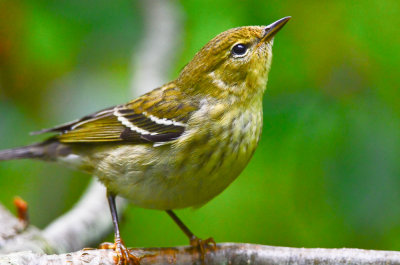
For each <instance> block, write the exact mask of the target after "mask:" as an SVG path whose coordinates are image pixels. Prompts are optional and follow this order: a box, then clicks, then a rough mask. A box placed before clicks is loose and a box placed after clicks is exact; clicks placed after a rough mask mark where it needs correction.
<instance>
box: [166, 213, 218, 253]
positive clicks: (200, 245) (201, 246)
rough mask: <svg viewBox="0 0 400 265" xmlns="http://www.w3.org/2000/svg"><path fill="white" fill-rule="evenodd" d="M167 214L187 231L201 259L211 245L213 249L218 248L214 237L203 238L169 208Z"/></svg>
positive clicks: (184, 231)
mask: <svg viewBox="0 0 400 265" xmlns="http://www.w3.org/2000/svg"><path fill="white" fill-rule="evenodd" d="M166 212H167V214H168V215H169V216H170V217H171V218H172V220H174V222H175V223H176V224H177V225H178V226H179V228H180V229H181V230H182V231H183V233H185V235H186V236H187V237H188V238H189V240H190V245H191V246H192V247H195V248H197V249H198V250H199V251H200V255H201V259H202V260H204V255H205V253H206V249H207V248H208V247H211V249H212V250H215V249H216V248H217V245H216V243H215V241H214V239H213V238H212V237H210V238H207V239H201V238H198V237H197V236H195V235H194V234H193V233H192V231H190V229H189V228H188V227H187V226H186V225H185V224H184V223H183V222H182V221H181V220H180V219H179V218H178V216H176V214H175V213H174V212H173V211H171V210H167V211H166Z"/></svg>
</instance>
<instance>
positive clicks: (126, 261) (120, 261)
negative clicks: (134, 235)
mask: <svg viewBox="0 0 400 265" xmlns="http://www.w3.org/2000/svg"><path fill="white" fill-rule="evenodd" d="M100 248H101V249H113V250H114V251H115V254H116V257H115V258H114V260H115V264H116V265H139V264H140V259H139V258H138V257H136V256H134V255H132V254H131V253H130V252H129V249H128V248H127V247H126V246H125V244H124V242H123V241H122V240H121V239H119V238H116V239H115V243H114V244H113V243H109V242H105V243H102V244H101V245H100Z"/></svg>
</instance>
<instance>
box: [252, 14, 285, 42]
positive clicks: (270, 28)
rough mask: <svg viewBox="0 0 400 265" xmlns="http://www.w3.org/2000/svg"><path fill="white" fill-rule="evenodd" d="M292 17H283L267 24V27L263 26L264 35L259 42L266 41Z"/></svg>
mask: <svg viewBox="0 0 400 265" xmlns="http://www.w3.org/2000/svg"><path fill="white" fill-rule="evenodd" d="M291 18H292V17H284V18H281V19H279V20H278V21H275V22H274V23H272V24H270V25H268V26H267V27H265V30H264V32H265V33H264V36H263V38H262V39H261V41H260V43H261V42H266V41H268V40H270V39H272V38H273V37H274V36H275V34H276V33H278V31H279V30H281V28H283V26H285V24H286V23H287V22H288V21H289V20H290V19H291Z"/></svg>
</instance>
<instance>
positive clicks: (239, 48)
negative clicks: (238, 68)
mask: <svg viewBox="0 0 400 265" xmlns="http://www.w3.org/2000/svg"><path fill="white" fill-rule="evenodd" d="M246 52H247V46H246V45H245V44H242V43H239V44H236V45H235V46H233V48H232V54H233V55H236V56H243V55H245V54H246Z"/></svg>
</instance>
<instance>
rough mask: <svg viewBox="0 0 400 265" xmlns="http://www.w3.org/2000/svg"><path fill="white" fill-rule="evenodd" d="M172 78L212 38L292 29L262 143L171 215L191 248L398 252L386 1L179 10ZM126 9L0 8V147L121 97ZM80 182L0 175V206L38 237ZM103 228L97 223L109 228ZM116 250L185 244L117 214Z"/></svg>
mask: <svg viewBox="0 0 400 265" xmlns="http://www.w3.org/2000/svg"><path fill="white" fill-rule="evenodd" d="M179 4H180V5H182V7H183V11H184V13H185V20H184V23H185V25H184V27H185V36H184V45H182V46H183V47H184V49H183V51H182V53H181V55H180V58H179V60H178V61H177V63H176V65H175V66H171V67H172V68H171V69H173V70H172V71H171V72H172V73H173V75H171V78H174V77H176V75H177V73H178V72H179V70H180V69H181V68H182V67H183V65H185V64H186V63H187V62H188V61H189V60H190V59H191V57H192V56H193V55H194V53H195V52H196V51H197V50H198V49H199V48H201V47H202V46H203V45H204V44H205V43H206V42H207V41H208V40H209V39H211V38H212V37H214V36H215V35H216V34H218V33H220V32H222V31H224V30H226V29H228V28H231V27H237V26H241V25H252V24H256V25H259V24H264V25H265V24H269V23H271V22H273V21H275V20H277V19H279V18H281V17H284V16H288V15H291V16H292V17H293V19H292V20H291V21H290V22H289V23H288V24H287V26H286V27H285V28H284V29H283V30H282V31H281V32H280V33H279V34H278V35H277V37H276V40H275V47H274V62H273V66H272V71H271V73H270V78H269V84H268V90H267V93H266V95H265V100H264V130H263V137H262V140H261V142H260V145H259V148H258V150H257V152H256V154H255V155H254V158H253V159H252V161H251V162H250V164H249V165H248V167H247V168H246V170H245V171H244V172H243V173H242V175H241V176H240V177H239V178H238V180H237V181H235V182H234V183H233V184H232V185H231V186H230V187H229V188H228V189H227V190H226V191H225V192H223V193H222V194H221V195H220V196H218V197H217V198H215V199H214V200H212V201H211V202H210V203H208V204H207V205H205V206H204V207H203V208H201V209H198V210H196V211H194V210H191V209H187V210H182V211H178V212H177V213H178V215H179V216H180V217H182V219H183V220H184V221H185V222H186V223H187V225H188V226H189V227H191V228H192V229H193V231H194V232H195V233H196V234H198V235H199V236H201V237H207V236H214V238H215V239H216V241H218V242H222V241H224V242H227V241H235V242H251V243H260V244H270V245H283V246H293V247H357V248H374V249H391V250H400V189H399V187H400V163H399V157H400V104H399V103H398V101H399V98H400V90H399V86H398V84H399V83H400V76H399V74H398V71H399V70H398V69H399V67H398V64H399V61H400V52H399V47H400V35H399V34H398V27H397V26H396V25H399V24H400V16H399V15H398V14H399V13H400V2H399V1H397V0H365V1H356V0H337V1H315V0H314V1H310V0H308V1H294V0H284V1H282V0H280V1H275V0H274V1H265V0H259V1H256V0H252V1H241V0H229V1H228V0H221V1H214V0H202V1H200V0H193V1H181V2H180V3H179ZM140 8H141V7H140V4H139V3H137V2H131V1H127V0H116V1H77V0H68V1H67V0H60V1H29V0H24V1H23V0H2V1H0V137H1V139H2V141H1V142H0V148H8V147H13V146H18V145H23V144H28V143H30V142H34V141H39V140H40V139H43V138H42V137H40V136H35V137H29V136H27V132H29V131H34V130H38V129H41V128H43V127H49V126H52V125H55V124H58V123H62V122H65V121H68V120H71V119H75V118H77V117H80V116H82V115H85V114H87V113H90V112H92V111H96V110H98V109H100V108H103V107H107V106H111V105H113V104H118V103H122V102H125V101H128V100H129V99H130V94H129V89H128V88H129V79H130V67H131V66H130V63H131V56H132V54H135V52H136V49H135V48H136V47H137V44H138V43H139V42H140V39H141V36H142V28H143V22H142V18H141V15H142V11H141V9H140ZM89 179H90V177H89V176H86V175H84V174H82V173H79V172H75V171H72V170H69V169H65V168H63V167H61V166H58V165H54V164H45V163H40V162H35V161H10V162H2V163H1V164H0V191H1V192H0V201H1V202H2V203H4V204H5V205H6V206H7V207H8V208H10V209H12V208H13V206H12V203H11V202H12V198H13V196H15V195H19V196H21V197H22V198H24V199H25V200H27V201H28V202H29V205H30V214H31V219H32V222H33V224H35V225H37V226H39V227H44V226H45V225H46V224H47V223H49V222H50V221H51V220H53V219H54V218H56V217H57V216H58V215H60V214H61V213H62V212H64V211H66V210H68V209H69V208H70V207H71V206H72V205H73V204H74V202H75V201H76V200H77V199H78V198H79V196H80V194H81V193H82V191H83V190H84V188H85V185H86V184H87V183H88V181H89ZM110 220H111V219H110ZM122 226H123V231H122V234H123V236H124V238H125V241H126V243H127V244H128V245H129V246H170V245H176V244H181V245H182V244H187V240H186V238H185V236H184V235H183V233H181V232H180V231H179V229H178V228H177V227H176V226H175V224H173V222H172V221H171V220H169V217H168V216H167V215H166V214H165V213H163V212H158V211H152V210H144V209H139V208H135V207H133V206H131V207H129V209H128V210H127V211H126V214H125V218H124V222H123V225H122Z"/></svg>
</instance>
